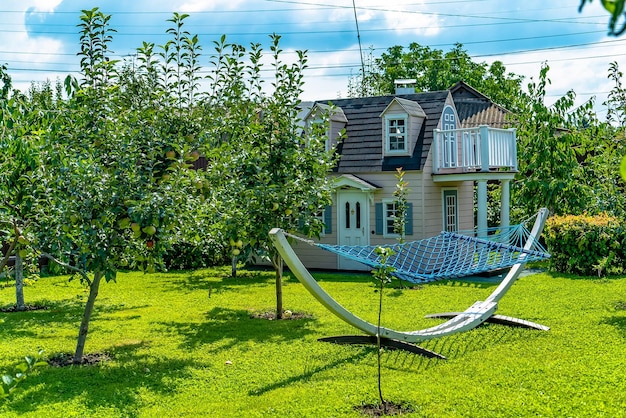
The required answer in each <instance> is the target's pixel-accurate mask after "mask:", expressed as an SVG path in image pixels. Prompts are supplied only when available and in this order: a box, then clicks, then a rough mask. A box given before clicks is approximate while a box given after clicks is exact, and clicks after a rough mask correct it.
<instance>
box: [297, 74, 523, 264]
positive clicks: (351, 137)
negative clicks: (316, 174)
mask: <svg viewBox="0 0 626 418" xmlns="http://www.w3.org/2000/svg"><path fill="white" fill-rule="evenodd" d="M409 91H414V90H412V88H411V87H409ZM329 104H332V106H333V113H332V116H331V120H330V127H329V135H328V148H329V149H332V148H335V152H337V153H338V154H339V161H338V164H337V166H336V167H335V170H334V172H333V173H332V174H331V175H332V176H333V177H334V192H333V205H332V207H329V208H327V210H326V211H325V214H324V222H325V224H326V230H325V232H324V234H323V236H322V237H321V242H324V243H331V244H340V245H370V244H371V245H377V244H389V243H394V242H396V238H397V235H396V234H395V233H394V229H393V224H394V216H395V213H396V208H395V202H394V196H393V192H394V190H395V185H396V183H397V180H396V169H397V168H399V167H402V169H403V170H404V171H405V173H406V174H405V180H406V181H407V182H408V183H409V185H408V187H409V189H410V190H409V194H408V201H409V208H408V213H407V218H406V219H407V224H406V240H417V239H421V238H426V237H429V236H432V235H436V234H438V233H439V232H441V231H442V230H446V231H457V230H472V229H474V228H476V229H477V230H484V229H486V227H487V182H494V181H496V182H498V183H499V184H500V185H501V196H502V202H501V222H502V224H503V225H508V222H509V182H510V181H511V180H512V179H513V177H514V175H515V173H516V171H517V157H516V138H515V130H513V129H503V128H502V126H503V124H504V117H505V114H506V110H504V109H503V108H501V107H499V106H497V105H496V104H494V103H492V102H491V101H490V100H489V99H488V98H487V97H485V96H484V95H482V94H481V93H480V92H478V91H476V90H475V89H473V88H471V87H470V86H468V85H466V84H465V83H458V84H457V85H455V86H453V87H452V88H451V89H449V90H444V91H434V92H426V93H410V92H408V91H407V90H406V89H404V90H403V89H398V90H397V91H396V94H395V95H390V96H379V97H364V98H354V99H339V100H331V101H318V102H316V103H314V104H313V106H312V107H311V108H310V110H309V111H308V113H307V116H306V117H305V123H306V122H307V120H313V119H315V118H316V117H318V116H317V115H318V113H317V112H319V111H320V109H326V108H327V106H328V105H329ZM344 129H345V137H344V139H343V140H342V141H340V142H337V140H336V138H337V137H338V135H339V132H341V131H342V130H344ZM475 185H476V186H477V199H476V200H477V202H476V205H477V213H478V215H477V222H476V225H475V221H474V205H475V199H474V187H475ZM295 247H296V250H297V252H298V254H299V256H300V258H301V260H302V261H303V263H304V264H305V265H306V266H307V267H309V268H321V269H340V270H363V269H366V267H365V266H363V265H362V264H360V263H357V262H354V261H351V260H347V259H342V258H341V257H339V258H338V257H336V256H334V255H332V254H329V253H327V252H324V251H322V250H320V249H317V248H315V247H312V246H306V245H302V244H300V245H296V246H295Z"/></svg>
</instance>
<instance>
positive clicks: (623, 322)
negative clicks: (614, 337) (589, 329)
mask: <svg viewBox="0 0 626 418" xmlns="http://www.w3.org/2000/svg"><path fill="white" fill-rule="evenodd" d="M601 323H602V324H607V325H611V326H612V327H615V328H617V330H619V332H620V333H621V334H622V335H624V336H626V317H624V316H612V317H610V318H606V319H605V320H603V321H602V322H601Z"/></svg>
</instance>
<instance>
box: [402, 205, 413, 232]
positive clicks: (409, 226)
mask: <svg viewBox="0 0 626 418" xmlns="http://www.w3.org/2000/svg"><path fill="white" fill-rule="evenodd" d="M404 220H405V222H406V223H405V224H404V233H405V234H406V235H413V203H411V202H408V203H407V206H406V213H405V214H404Z"/></svg>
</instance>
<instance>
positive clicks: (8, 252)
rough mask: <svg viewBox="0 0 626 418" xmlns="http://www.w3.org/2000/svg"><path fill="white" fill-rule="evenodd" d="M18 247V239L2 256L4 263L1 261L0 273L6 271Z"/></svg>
mask: <svg viewBox="0 0 626 418" xmlns="http://www.w3.org/2000/svg"><path fill="white" fill-rule="evenodd" d="M16 246H17V238H16V239H15V240H14V241H12V242H11V243H10V244H9V248H8V249H7V252H6V253H4V254H3V255H2V261H0V273H2V271H3V270H4V268H5V267H6V265H7V264H9V258H11V254H13V250H14V249H15V247H16Z"/></svg>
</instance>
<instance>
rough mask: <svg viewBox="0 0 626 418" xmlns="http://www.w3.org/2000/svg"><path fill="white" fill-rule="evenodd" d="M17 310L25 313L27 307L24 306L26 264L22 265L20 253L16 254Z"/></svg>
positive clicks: (14, 269)
mask: <svg viewBox="0 0 626 418" xmlns="http://www.w3.org/2000/svg"><path fill="white" fill-rule="evenodd" d="M13 271H14V272H15V310H16V311H24V310H26V305H25V304H24V263H22V257H20V252H19V251H16V252H15V267H14V268H13Z"/></svg>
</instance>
